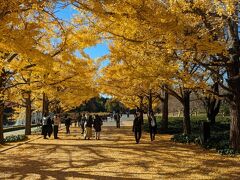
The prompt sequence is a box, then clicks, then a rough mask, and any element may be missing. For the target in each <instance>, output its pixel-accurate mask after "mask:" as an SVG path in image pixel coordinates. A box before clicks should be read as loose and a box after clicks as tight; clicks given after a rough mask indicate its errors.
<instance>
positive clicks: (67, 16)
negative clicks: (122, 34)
mask: <svg viewBox="0 0 240 180" xmlns="http://www.w3.org/2000/svg"><path fill="white" fill-rule="evenodd" d="M77 13H78V12H77V11H76V10H75V9H73V8H72V7H71V6H68V7H66V8H64V9H62V8H58V9H56V12H55V14H56V16H58V17H59V18H60V19H62V20H65V21H70V20H71V18H72V17H73V16H74V14H77ZM85 53H87V54H88V55H89V56H90V57H91V58H92V59H96V58H99V57H101V56H104V55H106V54H108V53H109V49H108V44H107V43H106V42H105V43H101V44H97V45H96V46H94V47H91V48H86V50H85ZM105 65H107V62H104V63H103V66H105Z"/></svg>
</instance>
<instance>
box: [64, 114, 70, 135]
mask: <svg viewBox="0 0 240 180" xmlns="http://www.w3.org/2000/svg"><path fill="white" fill-rule="evenodd" d="M65 126H66V134H70V126H71V118H70V116H67V115H66V116H65Z"/></svg>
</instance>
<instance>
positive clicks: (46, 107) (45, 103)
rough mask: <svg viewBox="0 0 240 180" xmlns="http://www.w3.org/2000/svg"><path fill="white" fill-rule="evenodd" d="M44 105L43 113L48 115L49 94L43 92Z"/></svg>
mask: <svg viewBox="0 0 240 180" xmlns="http://www.w3.org/2000/svg"><path fill="white" fill-rule="evenodd" d="M42 103H43V107H42V115H44V114H45V115H48V114H49V102H48V98H47V95H46V94H45V93H43V101H42Z"/></svg>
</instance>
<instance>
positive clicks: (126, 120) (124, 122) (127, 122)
mask: <svg viewBox="0 0 240 180" xmlns="http://www.w3.org/2000/svg"><path fill="white" fill-rule="evenodd" d="M133 119H134V115H133V114H130V116H129V117H127V115H126V114H123V115H122V117H121V119H120V126H132V125H133ZM103 126H116V122H115V120H114V119H113V118H112V119H111V118H108V120H107V121H104V122H103Z"/></svg>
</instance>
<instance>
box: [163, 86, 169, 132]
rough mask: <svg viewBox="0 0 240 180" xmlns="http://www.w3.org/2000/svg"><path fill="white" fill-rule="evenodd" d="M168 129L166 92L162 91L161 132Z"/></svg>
mask: <svg viewBox="0 0 240 180" xmlns="http://www.w3.org/2000/svg"><path fill="white" fill-rule="evenodd" d="M167 129H168V92H167V91H166V90H163V97H162V130H167Z"/></svg>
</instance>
